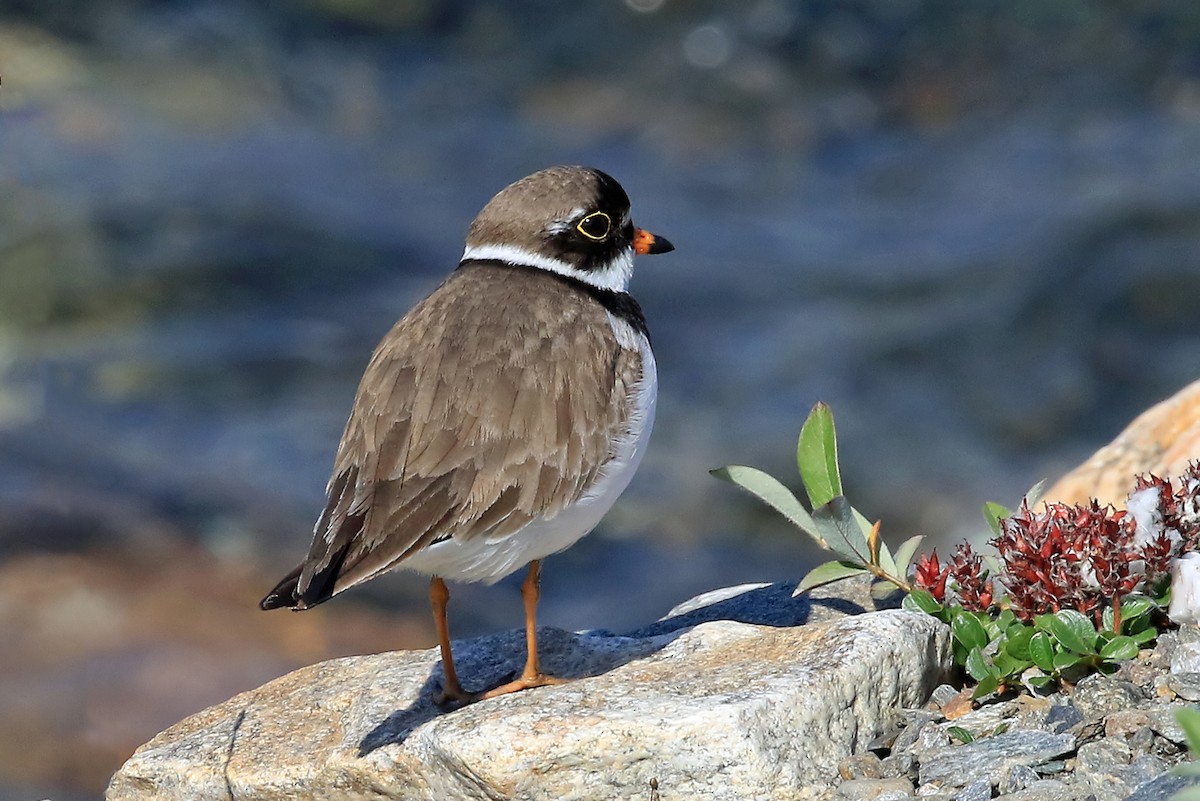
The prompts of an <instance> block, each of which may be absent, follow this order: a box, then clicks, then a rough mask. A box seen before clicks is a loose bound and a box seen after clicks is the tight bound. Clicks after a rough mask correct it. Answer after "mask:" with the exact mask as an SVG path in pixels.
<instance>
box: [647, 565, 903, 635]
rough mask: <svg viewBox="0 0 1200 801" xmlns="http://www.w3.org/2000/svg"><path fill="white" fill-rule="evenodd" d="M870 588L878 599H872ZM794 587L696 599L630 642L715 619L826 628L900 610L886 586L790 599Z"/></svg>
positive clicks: (829, 589) (897, 595) (840, 588)
mask: <svg viewBox="0 0 1200 801" xmlns="http://www.w3.org/2000/svg"><path fill="white" fill-rule="evenodd" d="M872 587H874V588H875V593H876V594H878V595H879V596H880V597H879V598H878V599H877V598H875V597H873V596H872ZM795 589H796V584H795V583H794V582H780V583H775V584H743V585H742V586H740V587H728V588H725V589H721V590H714V591H713V592H710V593H706V594H704V595H700V596H697V597H696V598H693V599H692V600H690V601H688V602H686V603H684V604H681V605H679V606H677V607H675V608H674V609H672V610H671V611H670V613H668V615H667V616H666V617H664V618H662V619H661V620H658V621H655V622H654V623H651V624H649V625H647V626H643V627H641V628H639V629H635V630H634V631H631V632H629V634H627V635H626V636H628V637H657V636H660V635H663V634H669V633H671V632H677V631H679V630H681V629H686V628H691V627H692V626H698V625H700V624H701V623H709V622H711V621H714V620H733V621H736V622H738V623H750V624H753V625H756V626H802V625H805V624H807V623H825V622H828V621H831V620H836V619H838V618H842V617H846V616H848V615H860V614H862V613H864V612H875V611H879V610H883V609H898V608H899V607H900V601H901V599H902V598H903V597H904V594H903V593H902V592H900V591H899V590H898V589H896V588H895V587H891V586H890V585H884V586H882V587H881V586H880V585H879V583H878V582H873V581H871V580H868V579H866V578H862V579H850V580H844V581H838V582H835V583H833V584H827V585H825V586H824V587H818V588H816V589H814V590H812V591H810V592H806V593H804V594H803V595H800V596H797V597H795V598H793V597H792V592H793V591H794V590H795Z"/></svg>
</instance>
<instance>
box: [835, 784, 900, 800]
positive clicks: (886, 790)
mask: <svg viewBox="0 0 1200 801" xmlns="http://www.w3.org/2000/svg"><path fill="white" fill-rule="evenodd" d="M837 792H838V798H844V799H846V801H904V800H905V799H909V798H911V797H912V794H913V786H912V784H911V783H910V782H907V781H905V780H904V779H851V780H850V781H846V782H842V783H841V784H839V785H838V788H837Z"/></svg>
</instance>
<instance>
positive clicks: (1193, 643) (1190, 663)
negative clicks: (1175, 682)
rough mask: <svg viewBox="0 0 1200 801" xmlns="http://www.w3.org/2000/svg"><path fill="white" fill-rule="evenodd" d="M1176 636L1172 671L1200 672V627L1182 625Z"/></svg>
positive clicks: (1176, 672)
mask: <svg viewBox="0 0 1200 801" xmlns="http://www.w3.org/2000/svg"><path fill="white" fill-rule="evenodd" d="M1176 637H1177V640H1176V642H1174V643H1173V646H1174V647H1172V648H1171V651H1170V666H1171V673H1173V674H1175V675H1180V674H1184V673H1200V627H1197V626H1195V625H1193V624H1190V623H1189V624H1186V625H1183V626H1180V627H1179V633H1178V634H1177V635H1176ZM1188 700H1189V701H1194V700H1196V699H1194V698H1189V699H1188Z"/></svg>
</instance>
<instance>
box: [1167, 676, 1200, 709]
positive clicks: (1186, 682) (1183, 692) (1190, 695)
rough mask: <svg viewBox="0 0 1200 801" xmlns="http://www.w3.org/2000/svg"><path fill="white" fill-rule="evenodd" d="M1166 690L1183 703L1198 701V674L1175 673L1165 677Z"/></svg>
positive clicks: (1199, 689)
mask: <svg viewBox="0 0 1200 801" xmlns="http://www.w3.org/2000/svg"><path fill="white" fill-rule="evenodd" d="M1167 688H1168V689H1169V690H1171V692H1173V693H1175V694H1176V695H1178V696H1179V697H1180V698H1182V699H1183V700H1185V701H1200V673H1192V672H1190V671H1189V672H1183V671H1176V670H1174V669H1173V668H1172V670H1171V675H1170V676H1168V677H1167Z"/></svg>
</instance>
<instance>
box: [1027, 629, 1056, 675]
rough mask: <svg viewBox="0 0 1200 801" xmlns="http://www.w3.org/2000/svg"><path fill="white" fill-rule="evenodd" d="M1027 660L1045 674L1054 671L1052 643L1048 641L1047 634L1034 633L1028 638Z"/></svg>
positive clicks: (1042, 632) (1048, 636) (1041, 632)
mask: <svg viewBox="0 0 1200 801" xmlns="http://www.w3.org/2000/svg"><path fill="white" fill-rule="evenodd" d="M1029 658H1030V659H1032V660H1033V664H1035V665H1037V666H1038V667H1039V668H1041V669H1042V670H1044V671H1045V672H1046V673H1051V672H1053V671H1054V643H1052V642H1051V641H1050V635H1049V634H1047V633H1046V632H1044V631H1036V632H1034V634H1033V636H1032V637H1030V638H1029Z"/></svg>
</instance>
